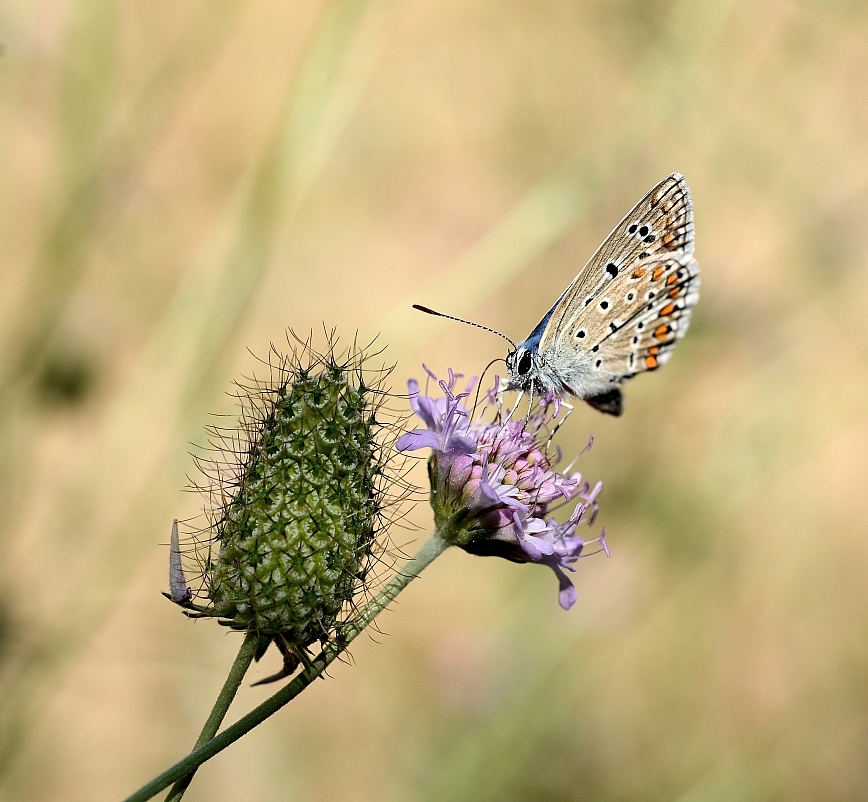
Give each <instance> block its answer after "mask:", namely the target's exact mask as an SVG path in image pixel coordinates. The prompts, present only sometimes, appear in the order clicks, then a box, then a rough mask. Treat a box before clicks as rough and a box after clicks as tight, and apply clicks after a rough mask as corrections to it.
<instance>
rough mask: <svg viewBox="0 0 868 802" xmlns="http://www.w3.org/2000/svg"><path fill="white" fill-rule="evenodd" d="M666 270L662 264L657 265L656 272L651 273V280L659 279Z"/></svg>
mask: <svg viewBox="0 0 868 802" xmlns="http://www.w3.org/2000/svg"><path fill="white" fill-rule="evenodd" d="M664 271H665V268H664V267H663V266H662V265H661V266H660V267H655V268H654V272H653V273H652V274H651V281H659V280H660V277H661V276H662V275H663V272H664Z"/></svg>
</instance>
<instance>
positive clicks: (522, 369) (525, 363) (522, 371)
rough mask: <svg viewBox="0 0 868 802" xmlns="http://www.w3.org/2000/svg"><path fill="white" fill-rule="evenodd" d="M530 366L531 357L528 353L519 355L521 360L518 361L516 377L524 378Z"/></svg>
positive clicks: (531, 362)
mask: <svg viewBox="0 0 868 802" xmlns="http://www.w3.org/2000/svg"><path fill="white" fill-rule="evenodd" d="M532 364H533V357H532V356H531V355H530V351H525V352H524V353H523V354H522V355H521V359H519V360H518V375H519V376H526V375H527V373H528V372H529V371H530V367H531V365H532Z"/></svg>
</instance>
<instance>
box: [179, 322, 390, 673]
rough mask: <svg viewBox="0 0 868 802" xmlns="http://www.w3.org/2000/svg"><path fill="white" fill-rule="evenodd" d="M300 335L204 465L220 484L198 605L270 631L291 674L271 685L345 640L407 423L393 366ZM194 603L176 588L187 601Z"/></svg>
mask: <svg viewBox="0 0 868 802" xmlns="http://www.w3.org/2000/svg"><path fill="white" fill-rule="evenodd" d="M293 336H294V335H293ZM296 341H297V345H295V346H294V347H293V351H292V353H291V355H290V356H289V357H282V356H280V355H279V354H278V353H277V351H276V350H274V349H273V348H272V353H271V356H272V358H271V359H269V362H268V367H269V369H270V377H269V379H268V380H267V381H266V382H255V383H254V385H253V386H252V387H242V388H241V389H242V392H241V393H240V394H239V398H240V400H241V404H242V411H243V414H242V422H241V426H240V428H239V429H238V430H232V431H230V432H228V433H227V432H226V431H224V430H222V429H217V428H216V427H215V428H212V430H211V434H212V438H213V440H212V444H213V445H215V446H216V449H217V454H218V457H217V459H214V458H211V459H209V460H207V461H205V460H199V464H200V467H202V469H203V471H204V472H205V473H206V475H208V476H209V478H211V479H212V485H211V486H209V487H207V488H205V490H206V492H207V493H208V495H209V497H210V499H211V510H210V512H209V513H208V518H209V527H208V529H207V530H206V531H207V533H208V537H207V538H200V539H199V542H198V547H197V558H198V560H199V562H200V565H201V567H202V577H203V582H202V587H201V588H200V591H199V594H197V595H198V596H200V597H202V601H203V602H205V603H203V604H197V603H193V602H192V601H191V600H189V599H185V601H184V603H185V604H186V606H188V607H192V609H193V611H194V612H193V613H191V615H194V616H197V617H202V616H215V617H219V618H220V619H221V623H223V624H225V625H227V626H230V627H232V628H233V629H238V630H245V631H251V630H252V631H255V632H257V633H258V634H259V636H260V648H259V655H258V656H261V655H262V653H264V651H265V649H266V648H267V646H268V644H269V643H271V642H272V641H274V642H276V644H277V645H278V647H279V648H280V650H281V652H282V653H283V655H284V671H282V672H281V673H280V674H279V675H277V676H275V677H273V678H270V679H278V678H280V677H281V676H286V675H288V674H289V673H291V672H292V671H293V670H295V668H296V667H297V666H298V663H299V661H301V662H305V663H307V661H308V660H307V655H308V650H309V647H310V646H311V645H312V644H314V643H315V642H317V641H319V642H321V643H323V644H325V643H328V642H330V641H332V640H333V639H336V638H339V637H340V630H341V625H342V623H343V622H344V621H346V620H347V618H348V617H349V616H350V615H351V613H352V611H353V610H354V609H355V601H356V599H357V598H358V597H359V596H360V595H361V594H363V593H364V592H366V590H367V588H368V586H369V583H370V580H371V578H372V577H371V572H372V568H373V567H374V565H375V563H376V562H377V560H378V559H380V557H381V556H382V554H383V551H384V548H385V544H384V543H383V542H382V538H380V537H379V535H380V534H381V532H383V531H384V529H385V524H386V523H387V521H386V513H387V510H388V508H390V507H391V506H393V504H394V503H395V502H396V501H397V499H396V498H395V496H394V494H393V492H392V487H393V483H394V478H393V477H394V475H395V472H394V471H393V470H392V469H391V468H390V465H389V455H390V453H394V438H395V430H396V427H395V424H394V421H393V419H392V418H391V417H390V416H389V413H388V412H387V411H386V410H385V409H384V406H383V405H384V401H385V400H386V399H387V398H388V395H387V393H386V392H385V390H384V387H383V384H384V381H385V379H386V377H387V375H388V373H389V372H390V371H389V370H385V369H380V370H371V369H369V368H368V367H367V365H366V362H367V361H368V360H369V359H370V357H369V356H368V355H367V354H366V353H365V352H364V350H362V349H359V348H357V347H356V346H355V344H354V345H353V347H352V348H350V349H349V350H348V351H347V352H346V353H344V354H342V355H340V356H339V355H338V354H337V353H336V351H335V345H336V343H335V340H334V337H333V335H332V336H331V337H329V342H328V347H327V348H326V350H325V352H324V353H318V352H316V351H314V349H313V348H312V347H311V343H310V341H309V340H308V341H306V342H303V341H301V340H298V338H296ZM274 357H277V358H276V360H275V359H274ZM175 576H176V577H177V576H179V575H178V573H177V570H176V571H175ZM181 576H183V575H181ZM179 581H180V580H176V584H177V582H179ZM182 595H183V589H182V588H180V585H179V586H178V587H177V588H176V587H174V586H173V587H172V598H173V600H174V601H176V602H179V601H180V600H181V596H182Z"/></svg>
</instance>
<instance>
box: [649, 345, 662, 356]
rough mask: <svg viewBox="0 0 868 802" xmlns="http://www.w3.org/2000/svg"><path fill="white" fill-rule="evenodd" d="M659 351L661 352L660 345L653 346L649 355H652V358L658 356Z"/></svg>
mask: <svg viewBox="0 0 868 802" xmlns="http://www.w3.org/2000/svg"><path fill="white" fill-rule="evenodd" d="M659 350H660V346H659V345H652V346H651V347H650V348H649V349H648V353H649V354H651V356H657V352H658V351H659Z"/></svg>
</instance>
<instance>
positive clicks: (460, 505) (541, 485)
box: [397, 366, 609, 610]
mask: <svg viewBox="0 0 868 802" xmlns="http://www.w3.org/2000/svg"><path fill="white" fill-rule="evenodd" d="M423 367H424V366H423ZM425 371H426V372H427V373H428V375H429V376H430V377H431V378H432V379H433V380H434V381H435V382H436V383H437V384H438V385H439V387H440V389H441V390H442V392H443V396H442V397H438V398H432V397H430V396H427V395H422V394H421V393H420V390H419V384H418V382H416V381H415V380H414V379H411V380H410V381H409V382H408V386H409V389H410V404H411V406H412V407H413V411H414V412H415V413H416V414H417V415H418V416H419V417H420V418H422V420H423V421H424V422H425V424H426V426H427V427H428V428H427V429H415V430H414V431H411V432H407V433H406V434H404V435H403V436H402V437H400V438H399V440H398V442H397V449H398V450H399V451H415V450H417V449H420V448H430V449H432V455H431V458H430V459H429V461H428V472H429V476H430V479H431V506H432V508H433V510H434V520H435V524H436V525H437V528H438V530H439V531H440V533H441V534H442V536H443V537H445V538H446V539H447V540H449V541H450V542H452V543H454V544H455V545H457V546H461V548H463V549H464V550H465V551H468V552H470V553H471V554H478V555H493V556H497V557H503V558H505V559H507V560H512V561H513V562H521V563H527V562H534V563H541V564H543V565H547V566H549V567H550V568H551V569H552V570H553V571H554V572H555V575H556V576H557V578H558V582H559V584H560V593H559V596H558V600H559V602H560V604H561V607H563V608H564V609H566V610H568V609H569V608H570V607H572V606H573V604H575V601H576V589H575V587H574V586H573V583H572V581H571V580H570V578H569V577H568V575H567V574H566V573H565V571H569V572H574V571H575V568H574V567H573V563H575V562H576V560H578V559H579V557H581V556H589V555H583V551H584V550H585V548H586V547H587V546H588V545H589V544H592V543H596V544H597V545H598V548H597V549H596V550H595V551H593V552H592V553H593V554H596V553H598V552H599V551H605V552H606V554H607V555H608V553H609V549H608V546H607V545H606V540H605V536H606V530H605V529H603V531H602V533H601V534H600V535H599V536H598V537H596V538H593V539H592V540H589V541H586V540H584V539H583V538H582V537H580V536H579V535H577V534H576V529H577V528H578V527H579V526H580V525H581V524H587V525H588V526H590V525H592V524H593V523H594V521H595V520H596V517H597V511H598V506H597V496H598V495H599V493H600V491H601V490H602V488H603V483H602V482H597V484H596V485H595V486H594V487H593V488H592V487H591V485H590V483H589V482H586V481H583V480H582V475H581V474H580V473H558V472H556V471H554V470H552V466H553V465H554V464H556V463H557V462H558V460H559V458H560V453H559V450H558V452H557V453H556V454H555V455H554V457H552V456H551V455H550V454H549V453H548V451H547V448H546V446H547V440H548V425H549V424H550V423H551V421H553V420H554V419H555V418H556V417H557V415H558V412H559V411H560V403H559V400H558V399H556V398H552V397H546V398H543V399H542V400H541V401H540V402H539V405H538V407H537V408H536V409H535V410H533V411H532V412H531V413H530V414H529V415H528V416H527V417H526V418H523V419H521V420H517V421H510V422H508V423H505V424H504V423H502V422H501V421H500V415H499V413H498V414H495V416H494V419H493V420H490V421H484V420H483V419H484V417H485V415H486V412H487V411H488V409H490V408H491V406H492V404H493V403H494V402H495V400H496V396H495V391H494V390H491V391H489V392H488V393H486V394H485V395H484V397H483V399H482V403H481V405H474V407H473V412H472V413H471V411H469V410H468V409H467V407H466V406H465V403H464V401H465V399H467V398H468V397H469V396H470V395H471V393H473V391H474V388H475V387H476V381H475V380H471V381H470V383H469V384H468V385H467V387H466V389H465V390H464V392H460V393H459V392H456V382H457V380H458V379H459V378H461V376H460V374H455V373H453V372H452V370H450V371H449V381H442V380H438V379H437V377H436V376H435V375H434V374H433V373H431V371H430V370H428V368H427V367H426V368H425ZM499 382H500V380H499V378H498V377H495V380H494V386H495V387H498V386H499ZM474 417H475V420H474ZM592 443H593V438H591V440H590V442H589V443H588V446H587V448H590V447H591V444H592ZM587 448H586V449H585V450H587ZM571 502H577V503H576V504H575V507H574V508H573V511H572V512H571V514H570V516H569V518H568V519H567V520H566V521H565V522H563V523H559V522H558V521H557V520H556V519H555V518H553V517H551V516H550V513H551V512H554V510H555V509H557V508H559V507H561V506H563V505H566V504H568V503H571Z"/></svg>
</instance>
